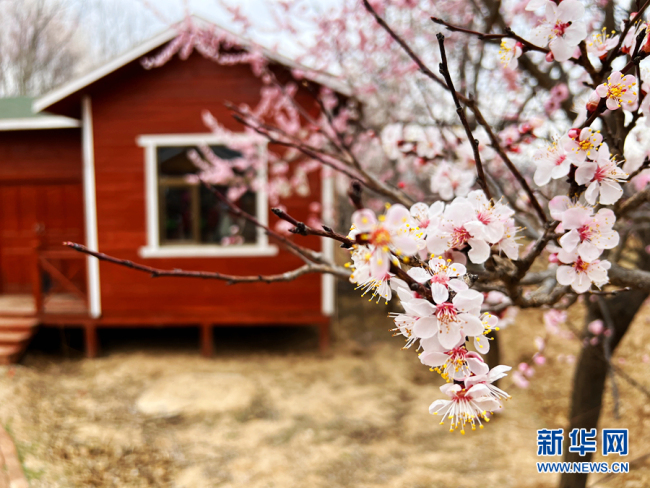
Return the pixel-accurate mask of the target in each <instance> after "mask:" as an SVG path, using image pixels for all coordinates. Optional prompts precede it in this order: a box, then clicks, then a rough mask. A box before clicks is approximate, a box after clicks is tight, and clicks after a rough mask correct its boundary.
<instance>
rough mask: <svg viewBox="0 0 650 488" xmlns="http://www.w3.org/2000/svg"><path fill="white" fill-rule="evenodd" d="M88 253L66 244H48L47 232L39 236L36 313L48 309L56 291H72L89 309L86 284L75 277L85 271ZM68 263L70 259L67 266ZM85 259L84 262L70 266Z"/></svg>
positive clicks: (35, 283) (34, 271)
mask: <svg viewBox="0 0 650 488" xmlns="http://www.w3.org/2000/svg"><path fill="white" fill-rule="evenodd" d="M84 260H85V256H84V255H82V254H80V253H78V252H76V251H74V250H72V249H66V248H63V247H61V248H58V247H57V248H51V247H48V246H46V245H45V240H44V239H43V236H38V237H37V239H36V243H35V245H34V260H33V262H34V265H33V278H32V292H33V295H34V305H35V308H36V314H37V315H41V314H44V313H45V312H46V306H45V305H46V303H47V302H48V299H50V298H51V297H52V296H54V295H56V294H61V293H68V294H71V295H74V296H75V297H77V298H78V299H79V300H81V301H82V302H83V304H84V306H85V308H86V310H87V309H88V296H87V294H86V291H85V289H83V288H84V287H80V286H79V284H78V282H77V283H75V277H76V276H77V275H78V274H79V273H83V271H84V269H85V268H84V266H83V263H84ZM64 263H68V266H65V265H64ZM70 263H75V264H76V263H81V266H70V265H69V264H70Z"/></svg>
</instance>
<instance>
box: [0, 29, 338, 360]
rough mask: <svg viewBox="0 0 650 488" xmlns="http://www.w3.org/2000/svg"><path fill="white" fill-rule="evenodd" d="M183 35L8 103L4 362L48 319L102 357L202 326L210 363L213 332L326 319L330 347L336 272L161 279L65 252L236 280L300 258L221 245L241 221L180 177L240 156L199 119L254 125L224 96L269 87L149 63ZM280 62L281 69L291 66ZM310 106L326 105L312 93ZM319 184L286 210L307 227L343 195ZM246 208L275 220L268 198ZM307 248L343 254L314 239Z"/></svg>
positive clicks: (195, 62) (0, 182)
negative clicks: (121, 336) (170, 328)
mask: <svg viewBox="0 0 650 488" xmlns="http://www.w3.org/2000/svg"><path fill="white" fill-rule="evenodd" d="M174 36H175V33H174V31H172V30H170V31H168V32H164V33H162V34H160V35H159V36H157V37H155V38H154V39H151V40H150V41H148V42H146V43H144V44H143V45H141V46H138V47H137V48H135V49H133V50H132V51H130V52H128V53H126V54H124V55H123V56H121V57H120V58H118V59H115V60H114V61H112V62H110V63H108V64H107V65H105V66H102V67H100V68H98V69H96V70H95V71H93V72H92V73H90V74H88V75H86V76H83V77H82V78H80V79H77V80H74V81H72V82H70V83H68V84H67V85H65V86H63V87H61V88H59V89H56V90H54V91H53V92H51V93H48V94H46V95H44V96H42V97H41V98H38V99H36V100H34V101H33V104H31V107H30V106H29V105H30V104H29V100H26V99H18V100H16V99H14V100H0V117H2V118H0V360H3V361H5V362H6V361H10V360H16V359H17V358H18V357H19V355H20V353H21V351H22V350H23V349H24V347H26V344H27V342H28V340H29V338H30V337H31V334H32V333H33V331H34V328H35V327H37V326H39V325H40V326H45V327H47V326H57V327H60V326H64V327H83V328H84V330H85V337H86V352H87V354H88V355H89V356H91V357H92V356H95V355H96V354H97V347H98V345H97V333H96V330H97V328H99V327H133V326H137V327H142V326H165V325H188V326H199V327H201V331H202V332H201V338H202V339H201V348H202V352H203V354H206V355H209V354H211V352H212V327H213V326H219V325H263V324H269V325H272V324H277V325H312V326H314V325H316V326H319V327H320V331H321V332H320V345H321V347H322V348H325V347H327V343H328V337H329V315H330V314H331V312H332V309H333V300H334V296H333V280H332V278H331V277H328V276H319V275H307V276H303V277H301V278H299V279H297V280H295V281H293V282H289V283H275V284H273V285H267V284H263V283H256V284H238V285H227V284H226V283H224V282H218V281H203V280H192V279H183V278H157V279H152V278H150V277H149V276H148V275H146V274H143V273H139V272H136V271H132V270H129V269H127V268H124V267H119V266H115V265H112V264H108V263H104V262H101V263H100V262H99V261H98V260H96V259H95V258H87V257H85V256H83V255H81V254H78V253H76V252H75V251H72V250H69V249H67V248H65V247H63V246H62V245H61V243H62V242H63V241H66V240H71V241H75V242H80V243H84V244H85V245H86V246H88V247H90V248H91V249H95V250H99V251H101V252H104V253H107V254H110V255H113V256H116V257H119V258H123V259H129V260H133V261H139V262H142V263H145V264H147V265H150V266H154V267H158V268H166V269H172V268H183V269H193V270H207V271H219V272H223V273H228V274H242V275H258V274H271V273H278V272H283V271H287V270H290V269H294V268H296V267H298V266H300V265H301V264H302V263H301V261H300V260H299V259H298V258H296V257H295V256H293V255H292V254H290V253H288V252H286V251H284V250H283V249H282V248H280V247H279V246H276V245H275V244H274V243H273V242H270V241H269V240H268V239H267V237H266V235H264V233H263V232H259V231H256V230H255V229H254V228H253V229H248V228H246V226H243V229H244V231H243V232H242V234H243V240H244V243H243V244H237V245H230V246H222V245H220V238H221V237H223V235H224V232H225V230H224V227H227V226H228V225H232V224H234V223H238V222H233V221H231V220H229V219H230V217H229V216H228V215H227V213H226V212H225V211H224V210H223V209H221V208H219V207H218V205H216V203H215V202H214V201H211V200H210V198H209V197H208V196H206V195H205V194H204V193H203V192H202V190H201V188H200V187H199V186H197V185H192V184H191V183H188V182H187V179H186V178H183V177H182V174H183V173H184V172H186V171H190V169H188V168H190V167H191V164H190V163H189V162H188V161H187V157H186V149H187V148H190V147H194V146H196V145H198V144H207V145H210V146H211V147H213V148H214V150H215V151H226V152H227V151H228V148H227V147H224V146H223V143H222V141H220V140H219V138H218V137H216V136H214V135H213V134H211V133H209V132H208V131H207V129H206V127H205V125H204V124H203V123H202V118H201V113H202V111H203V110H206V109H207V110H209V111H210V112H211V113H212V114H213V115H214V116H215V117H216V118H217V120H219V121H220V122H221V123H222V124H224V125H225V126H226V127H228V128H229V129H231V130H241V126H240V125H239V124H237V122H235V121H234V120H233V119H232V117H231V115H230V113H229V112H228V110H227V109H226V108H225V107H224V102H225V101H230V102H234V103H235V104H240V103H246V104H248V105H249V106H255V105H256V103H257V101H258V100H259V93H260V87H261V82H260V80H258V78H256V77H255V76H254V75H253V74H252V72H251V70H250V67H249V66H248V65H234V66H221V65H218V64H216V63H214V62H212V61H210V60H208V59H205V58H203V57H202V56H201V55H199V54H196V53H195V54H192V55H191V56H190V57H189V59H187V60H185V61H182V60H179V59H177V58H174V59H173V60H171V61H169V62H168V63H167V64H166V65H164V66H163V67H161V68H156V69H153V70H146V69H144V68H143V67H142V64H141V59H142V58H143V57H144V56H146V55H150V54H151V53H152V52H154V51H156V50H157V49H159V48H161V47H163V46H164V45H165V44H166V43H168V42H169V41H170V40H172V39H173V38H174ZM242 44H243V45H244V42H243V41H242ZM267 54H268V55H269V57H271V58H272V62H273V63H274V66H276V68H277V70H278V71H284V72H285V73H288V72H289V70H287V69H286V67H287V66H293V63H292V62H291V61H289V60H286V59H282V58H279V57H278V56H275V55H273V54H271V53H267ZM314 81H316V82H318V83H328V82H327V81H324V80H314ZM330 86H332V87H334V88H337V89H338V88H339V87H337V86H336V85H332V84H330ZM304 103H305V106H306V108H307V109H308V110H311V111H314V110H317V108H316V106H315V105H314V104H313V102H311V101H310V99H309V98H308V97H304ZM242 137H246V135H244V134H243V133H242ZM260 151H261V152H262V153H263V152H264V151H266V148H265V147H260ZM188 165H189V166H188ZM312 175H313V176H312V177H311V181H310V184H311V189H312V196H311V197H310V198H309V200H306V199H303V198H299V197H290V198H288V199H287V200H285V201H283V202H282V203H283V204H284V205H285V206H286V207H287V209H288V211H289V213H290V214H292V215H295V216H296V217H297V218H299V219H303V218H305V219H306V218H307V208H306V207H307V205H306V203H308V202H309V201H313V200H317V199H318V198H317V196H318V195H320V196H321V198H322V199H323V200H329V201H331V199H332V196H331V191H332V188H331V182H329V181H328V180H321V179H320V178H319V176H318V175H316V174H312ZM260 177H261V178H264V177H265V175H260ZM314 195H316V196H314ZM242 202H243V203H242V204H243V205H245V206H247V208H248V209H249V210H250V211H251V212H253V213H255V214H256V215H257V217H258V218H259V219H260V220H262V221H272V219H271V218H270V216H269V208H268V202H267V198H266V195H265V194H264V191H259V192H257V193H251V194H248V195H246V197H245V198H244V199H242ZM326 203H327V202H326ZM326 207H328V206H327V205H324V206H323V208H326ZM301 242H302V243H305V244H306V245H309V246H311V247H312V248H314V249H321V248H322V250H323V251H324V252H326V253H331V252H332V248H331V247H328V245H327V244H326V243H324V242H321V241H320V240H319V239H317V238H304V241H301Z"/></svg>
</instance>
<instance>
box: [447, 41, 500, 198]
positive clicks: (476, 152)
mask: <svg viewBox="0 0 650 488" xmlns="http://www.w3.org/2000/svg"><path fill="white" fill-rule="evenodd" d="M436 37H437V38H438V45H439V46H440V57H441V60H442V62H441V63H440V74H441V75H442V76H443V77H444V78H445V81H446V82H447V87H448V88H449V91H450V92H451V96H452V98H453V99H454V105H456V113H457V114H458V117H459V118H460V121H461V123H462V124H463V127H464V128H465V133H466V134H467V137H468V139H469V143H470V144H471V145H472V151H473V152H474V161H475V162H476V173H477V174H478V183H479V186H480V187H481V189H482V190H483V192H484V193H485V196H486V197H487V199H488V200H491V199H492V195H491V194H490V189H489V188H488V184H487V180H486V178H485V172H484V171H483V163H482V162H481V153H480V152H479V150H478V140H477V139H475V138H474V134H472V129H470V127H469V122H467V117H466V116H465V111H464V110H463V107H462V106H461V104H460V101H459V100H458V95H457V94H456V89H455V88H454V82H453V81H452V79H451V75H450V74H449V64H448V63H447V53H446V52H445V36H443V35H442V34H440V33H439V34H438V35H437V36H436Z"/></svg>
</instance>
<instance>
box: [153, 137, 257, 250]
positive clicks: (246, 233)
mask: <svg viewBox="0 0 650 488" xmlns="http://www.w3.org/2000/svg"><path fill="white" fill-rule="evenodd" d="M210 149H211V150H212V152H213V153H214V154H215V155H216V156H217V157H218V158H220V159H222V160H231V159H236V158H239V157H241V153H240V152H238V151H235V150H232V149H230V148H228V147H226V146H221V145H215V146H210ZM192 150H194V151H196V152H197V153H198V154H199V155H201V156H203V155H202V153H201V151H200V149H199V148H198V147H196V146H178V147H175V146H171V147H158V148H157V157H158V177H159V188H160V190H159V198H160V217H161V219H160V226H161V229H160V236H161V242H162V243H169V244H171V243H191V244H211V245H237V244H254V243H255V242H257V229H256V228H255V226H254V225H253V224H251V223H250V222H247V221H246V220H245V219H238V218H234V217H233V216H232V215H230V214H229V213H228V208H227V207H226V206H225V205H224V204H223V203H221V202H220V201H219V200H218V199H217V198H216V197H215V195H214V194H213V193H212V191H210V190H208V189H207V188H205V187H204V186H203V185H201V184H197V183H196V182H192V181H191V180H188V179H187V178H186V176H189V175H192V174H197V173H199V172H200V169H199V168H197V167H196V166H195V165H194V163H193V162H192V161H191V160H190V158H189V157H188V152H189V151H192ZM226 164H229V163H226ZM233 172H234V174H235V181H236V183H237V184H241V178H240V177H241V176H242V175H240V170H239V169H237V168H234V169H233ZM218 190H219V191H220V192H221V193H223V194H226V192H227V191H228V187H227V186H225V185H224V186H219V187H218ZM235 203H236V204H237V205H238V206H239V207H241V208H242V209H243V210H244V211H245V212H247V213H249V214H251V215H256V213H257V212H256V208H257V195H256V194H255V193H254V192H247V193H245V194H243V195H242V196H241V197H240V198H239V200H238V201H237V202H235Z"/></svg>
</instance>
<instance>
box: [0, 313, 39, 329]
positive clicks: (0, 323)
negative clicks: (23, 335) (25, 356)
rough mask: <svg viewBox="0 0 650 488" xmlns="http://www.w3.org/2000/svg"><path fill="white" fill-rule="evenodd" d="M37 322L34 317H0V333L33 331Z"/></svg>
mask: <svg viewBox="0 0 650 488" xmlns="http://www.w3.org/2000/svg"><path fill="white" fill-rule="evenodd" d="M36 327H38V320H37V319H35V318H34V317H2V316H0V332H13V331H16V332H22V331H35V329H36Z"/></svg>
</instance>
